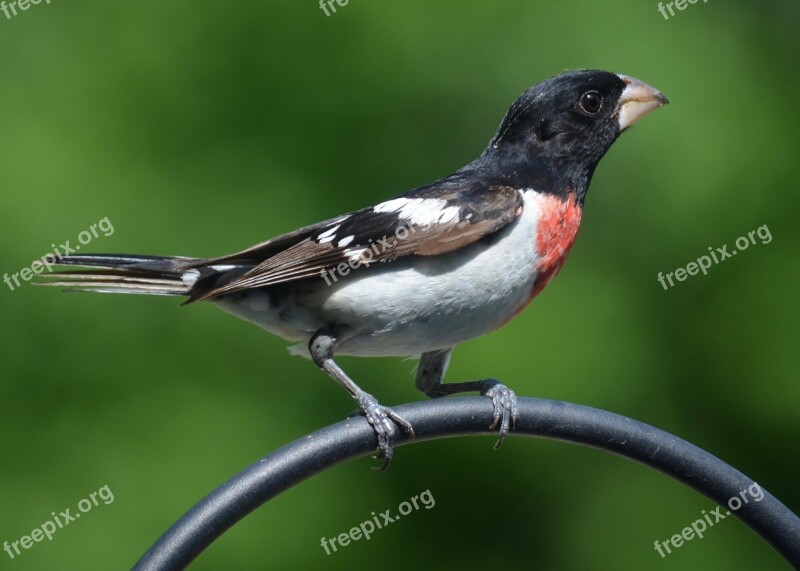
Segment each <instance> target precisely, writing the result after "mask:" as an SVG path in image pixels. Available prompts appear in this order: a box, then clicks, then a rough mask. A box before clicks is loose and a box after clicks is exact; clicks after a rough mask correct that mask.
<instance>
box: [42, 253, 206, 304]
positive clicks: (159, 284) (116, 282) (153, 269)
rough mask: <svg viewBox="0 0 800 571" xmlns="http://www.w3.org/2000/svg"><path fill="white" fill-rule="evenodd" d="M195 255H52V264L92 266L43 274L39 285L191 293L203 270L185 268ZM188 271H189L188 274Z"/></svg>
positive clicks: (94, 290)
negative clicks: (56, 256)
mask: <svg viewBox="0 0 800 571" xmlns="http://www.w3.org/2000/svg"><path fill="white" fill-rule="evenodd" d="M193 261H195V258H184V257H177V256H135V255H112V254H81V255H75V256H65V257H63V258H51V259H49V260H47V262H48V268H49V267H50V266H52V265H59V266H77V267H79V268H93V269H89V270H85V269H84V270H71V271H57V272H52V273H49V274H42V275H41V277H42V278H43V279H42V281H39V282H36V285H45V286H56V287H63V288H66V289H68V290H75V291H90V292H96V293H129V294H145V295H188V294H189V292H190V290H191V288H192V285H193V284H194V282H195V281H197V278H198V277H199V276H200V274H201V271H200V270H196V269H191V270H186V269H185V267H186V266H187V265H188V264H189V263H191V262H193ZM187 274H188V275H187Z"/></svg>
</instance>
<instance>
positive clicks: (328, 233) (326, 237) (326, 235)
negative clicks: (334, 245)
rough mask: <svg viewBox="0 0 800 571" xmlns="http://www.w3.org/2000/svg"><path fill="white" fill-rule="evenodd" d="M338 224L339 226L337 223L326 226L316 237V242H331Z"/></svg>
mask: <svg viewBox="0 0 800 571" xmlns="http://www.w3.org/2000/svg"><path fill="white" fill-rule="evenodd" d="M339 226H341V224H337V225H336V226H334V227H333V228H328V229H327V230H325V232H323V233H322V234H320V235H319V237H318V238H317V243H318V244H327V243H328V242H333V240H334V238H336V231H337V230H338V229H339Z"/></svg>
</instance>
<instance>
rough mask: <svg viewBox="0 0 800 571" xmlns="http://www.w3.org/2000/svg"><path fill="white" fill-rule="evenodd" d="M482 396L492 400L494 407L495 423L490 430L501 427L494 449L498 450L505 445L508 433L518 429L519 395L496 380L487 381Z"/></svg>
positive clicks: (483, 386)
mask: <svg viewBox="0 0 800 571" xmlns="http://www.w3.org/2000/svg"><path fill="white" fill-rule="evenodd" d="M481 395H483V396H487V397H489V398H490V399H492V405H493V406H494V421H493V422H492V424H491V425H490V426H489V429H490V430H494V429H495V428H497V426H498V425H499V426H500V430H499V433H500V438H498V440H497V443H496V444H495V445H494V449H495V450H497V449H498V448H500V447H501V446H502V445H503V441H504V440H505V438H506V436H508V433H509V432H510V431H512V430H514V429H515V428H516V427H517V419H518V418H519V403H518V401H517V394H516V393H515V392H514V391H512V390H511V389H509V388H508V387H507V386H505V385H504V384H502V383H501V382H500V381H498V380H496V379H486V380H485V381H483V384H482V386H481Z"/></svg>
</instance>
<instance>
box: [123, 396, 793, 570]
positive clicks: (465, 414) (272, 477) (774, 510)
mask: <svg viewBox="0 0 800 571" xmlns="http://www.w3.org/2000/svg"><path fill="white" fill-rule="evenodd" d="M519 406H520V418H519V422H518V424H517V429H516V431H515V432H514V433H512V434H514V435H518V436H520V435H522V436H534V437H540V438H550V439H555V440H564V441H568V442H573V443H576V444H583V445H585V446H592V447H594V448H599V449H601V450H605V451H607V452H612V453H614V454H618V455H620V456H624V457H626V458H628V459H630V460H634V461H636V462H640V463H642V464H644V465H646V466H649V467H651V468H654V469H656V470H659V471H661V472H663V473H665V474H667V475H668V476H671V477H673V478H675V479H676V480H679V481H680V482H683V483H684V484H686V485H687V486H689V487H691V488H693V489H694V490H696V491H698V492H700V493H701V494H703V495H705V496H706V497H708V498H709V499H711V500H713V501H714V502H716V503H717V504H719V505H721V506H727V503H728V501H729V499H730V498H733V497H734V496H738V495H739V492H740V491H741V490H744V489H745V488H747V487H749V486H751V485H752V484H753V481H752V480H751V479H750V478H748V477H747V476H745V475H744V474H742V473H741V472H739V471H738V470H736V469H735V468H733V467H731V466H729V465H728V464H726V463H725V462H723V461H722V460H720V459H718V458H716V457H715V456H713V455H711V454H709V453H708V452H705V451H704V450H701V449H700V448H698V447H697V446H695V445H693V444H690V443H689V442H686V441H685V440H682V439H680V438H678V437H677V436H673V435H672V434H669V433H667V432H664V431H662V430H659V429H657V428H654V427H652V426H649V425H647V424H644V423H642V422H639V421H636V420H633V419H631V418H627V417H624V416H620V415H617V414H614V413H611V412H607V411H603V410H598V409H595V408H590V407H586V406H581V405H577V404H571V403H565V402H560V401H552V400H544V399H533V398H520V399H519ZM393 409H394V410H395V411H396V412H397V413H399V414H401V415H402V416H403V417H404V418H406V419H407V420H408V421H409V422H411V424H412V425H413V426H414V430H415V432H416V439H415V440H413V441H409V440H408V439H406V437H405V436H401V437H400V439H399V441H398V443H397V445H398V446H402V445H406V444H411V443H413V442H417V441H424V440H431V439H435V438H446V437H453V436H467V435H471V434H491V432H490V431H489V429H488V426H489V424H490V423H491V420H492V406H491V403H490V402H489V400H488V399H486V398H483V397H460V398H447V399H438V400H429V401H423V402H417V403H413V404H407V405H402V406H397V407H393ZM374 449H375V436H374V434H373V432H372V429H371V428H370V426H369V424H368V423H367V421H366V419H364V418H363V417H354V418H350V419H347V420H345V421H343V422H339V423H337V424H334V425H332V426H329V427H326V428H323V429H321V430H318V431H316V432H314V433H312V434H309V435H307V436H304V437H303V438H300V439H299V440H296V441H294V442H292V443H291V444H288V445H286V446H284V447H283V448H280V449H278V450H276V451H275V452H273V453H271V454H269V455H268V456H266V457H264V458H262V459H261V460H259V461H258V462H256V463H255V464H253V465H252V466H250V467H249V468H246V469H245V470H243V471H242V472H240V473H239V474H237V475H236V476H234V477H233V478H231V479H230V480H228V481H227V482H225V483H224V484H223V485H221V486H220V487H219V488H217V489H216V490H214V491H213V492H212V493H211V494H209V495H208V496H207V497H206V498H204V499H203V500H202V501H200V502H199V503H198V504H197V505H195V506H194V507H193V508H192V509H191V510H189V511H188V512H187V513H186V514H185V515H184V516H183V517H182V518H181V519H180V520H178V521H177V522H176V523H175V524H174V525H173V526H172V527H170V528H169V530H167V531H166V533H164V535H162V536H161V538H160V539H159V540H158V541H157V542H156V543H155V544H154V545H153V546H152V547H151V548H150V550H149V551H147V553H145V555H144V556H143V557H142V558H141V559H140V560H139V562H138V563H137V564H136V565H135V567H134V570H135V571H144V570H148V571H152V570H160V571H163V570H169V571H172V570H177V569H185V568H186V567H187V566H188V565H189V563H191V562H192V560H194V559H195V558H196V557H197V556H198V555H200V553H202V552H203V550H204V549H206V548H207V547H208V546H209V545H211V543H213V542H214V540H215V539H217V538H218V537H220V536H221V535H222V534H223V533H224V532H225V531H226V530H227V529H229V528H230V527H231V526H233V525H234V524H235V523H236V522H238V521H239V520H241V519H242V518H244V517H245V516H246V515H247V514H249V513H250V512H252V511H253V510H255V509H256V508H257V507H259V506H260V505H262V504H264V503H265V502H267V501H268V500H270V499H271V498H273V497H275V496H277V495H278V494H280V493H281V492H283V491H284V490H286V489H288V488H290V487H292V486H294V485H296V484H298V483H300V482H302V481H303V480H305V479H306V478H309V477H311V476H313V475H315V474H317V473H319V472H322V471H323V470H326V469H328V468H331V467H332V466H335V465H337V464H339V463H341V462H345V461H347V460H351V459H353V458H357V457H360V456H364V455H367V454H370V453H372V452H373V451H374ZM395 461H397V462H402V461H403V459H402V454H401V455H399V457H398V458H396V460H395ZM762 489H763V486H762ZM733 513H734V514H735V515H736V516H737V517H738V518H739V519H741V520H742V521H743V522H744V523H746V524H747V525H748V526H750V527H751V528H752V529H753V530H754V531H755V532H756V533H758V534H759V535H760V536H761V537H762V538H763V539H764V540H765V541H766V542H767V543H769V544H770V545H771V546H772V547H773V548H774V549H775V550H776V551H778V553H780V554H781V555H783V557H785V558H786V560H787V561H788V562H789V563H791V564H792V565H793V566H794V567H795V569H800V518H798V517H797V516H796V515H795V514H794V513H792V512H791V511H790V510H789V509H788V508H786V506H784V505H783V504H782V503H781V502H780V501H778V500H777V499H776V498H775V497H774V496H772V495H771V494H770V493H769V492H767V491H766V490H764V498H763V499H762V500H761V501H760V502H750V503H747V504H745V505H743V506H742V507H741V508H740V509H738V510H736V511H734V512H733Z"/></svg>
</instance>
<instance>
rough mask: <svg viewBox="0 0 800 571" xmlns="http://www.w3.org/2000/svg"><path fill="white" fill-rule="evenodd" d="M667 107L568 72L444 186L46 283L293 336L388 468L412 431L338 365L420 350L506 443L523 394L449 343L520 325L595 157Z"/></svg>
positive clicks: (64, 263) (524, 100)
mask: <svg viewBox="0 0 800 571" xmlns="http://www.w3.org/2000/svg"><path fill="white" fill-rule="evenodd" d="M667 103H669V101H668V99H667V98H666V97H665V96H664V95H663V94H662V93H661V92H660V91H658V90H657V89H655V88H654V87H652V86H650V85H648V84H646V83H644V82H642V81H640V80H638V79H635V78H633V77H630V76H627V75H622V74H616V73H612V72H608V71H602V70H577V71H567V72H564V73H561V74H559V75H556V76H554V77H551V78H549V79H547V80H544V81H542V82H541V83H538V84H537V85H535V86H533V87H531V88H530V89H528V90H527V91H525V92H524V93H522V94H521V95H520V96H519V97H518V98H517V99H516V100H514V102H513V103H512V105H511V107H510V108H509V109H508V112H507V113H506V114H505V116H504V117H503V119H502V121H501V123H500V126H499V128H498V129H497V131H496V132H495V134H494V136H493V137H492V138H491V140H490V141H489V144H488V146H487V147H486V148H485V150H484V151H483V152H482V153H481V154H480V155H479V156H478V158H477V159H475V160H473V161H472V162H470V163H468V164H467V165H466V166H464V167H462V168H460V169H458V170H456V171H455V172H453V173H452V174H449V175H447V176H444V177H443V178H441V179H439V180H437V181H435V182H433V183H430V184H427V185H424V186H421V187H418V188H415V189H413V190H410V191H408V192H406V193H404V194H401V195H399V196H396V197H394V198H390V199H388V200H384V201H382V202H379V203H377V204H375V205H374V206H369V207H366V208H362V209H360V210H356V211H354V212H350V213H347V214H343V215H339V216H336V217H333V218H330V219H328V220H324V221H322V222H318V223H316V224H311V225H309V226H305V227H303V228H300V229H297V230H294V231H292V232H288V233H285V234H282V235H279V236H277V237H274V238H271V239H269V240H266V241H264V242H261V243H258V244H255V245H254V246H251V247H249V248H247V249H245V250H242V251H239V252H236V253H234V254H230V255H226V256H221V257H214V258H193V257H185V256H147V255H118V254H83V253H82V254H79V255H78V254H70V255H65V256H61V255H52V254H51V255H50V258H51V259H50V260H48V261H49V262H50V263H51V264H58V266H59V268H61V269H59V270H58V271H56V272H54V273H52V274H50V275H48V276H46V278H45V279H44V280H43V281H41V282H40V285H51V286H59V287H62V288H67V289H70V290H83V291H90V292H101V293H129V294H146V295H168V296H184V297H185V298H186V300H185V301H184V305H186V304H192V303H197V302H208V303H213V304H215V305H216V306H218V307H219V308H220V309H222V310H224V311H226V312H228V313H230V314H232V315H234V316H236V317H239V318H241V319H244V320H246V321H249V322H252V323H254V324H256V325H258V326H260V327H262V328H263V329H265V330H267V331H268V332H270V333H272V334H274V335H277V336H279V337H282V338H283V339H285V340H287V341H289V342H291V343H293V345H292V346H291V347H290V352H291V353H293V354H296V355H302V356H305V357H307V358H310V359H311V360H312V361H313V363H314V364H315V365H316V366H317V367H319V368H320V369H322V370H323V371H324V372H325V373H327V375H329V376H330V377H331V378H332V379H334V380H335V381H336V382H338V383H339V384H340V385H341V386H342V387H344V389H346V390H347V392H348V393H349V394H350V396H352V398H353V399H355V401H356V402H357V404H358V413H359V414H363V415H364V416H365V417H366V419H367V421H368V422H369V425H370V426H371V427H372V430H373V432H374V434H375V438H376V453H375V457H376V458H377V459H378V460H382V465H381V467H380V469H382V468H385V467H386V466H387V465H388V464H389V462H390V460H391V459H392V456H393V451H394V444H395V441H396V439H397V438H398V437H399V436H400V434H401V431H402V432H403V433H406V434H407V435H408V437H409V438H413V437H414V429H413V426H411V424H410V423H409V422H408V421H406V420H405V419H404V418H403V417H402V416H401V415H399V414H397V413H396V412H395V411H394V410H392V409H391V408H390V407H387V406H383V405H382V404H380V402H379V401H378V400H377V399H376V398H375V397H374V396H372V395H371V394H369V393H368V392H366V391H365V390H363V389H362V388H361V387H360V386H359V385H358V384H357V383H356V382H355V381H354V380H353V379H351V378H350V377H349V376H348V375H347V373H345V371H344V370H343V369H342V368H341V367H340V366H339V365H338V364H337V362H336V360H335V358H336V357H337V356H341V355H352V356H359V357H389V356H394V357H418V358H419V363H418V366H417V372H416V387H417V388H418V389H419V390H420V391H421V392H422V393H423V394H425V395H426V396H428V397H430V398H439V397H444V396H448V395H453V394H456V393H462V392H478V393H479V394H481V395H483V396H485V397H487V398H489V399H491V402H492V406H493V421H492V424H491V426H490V427H489V428H490V429H491V430H497V431H498V434H499V438H498V441H497V444H496V446H499V445H500V444H501V443H502V441H503V439H504V438H505V437H506V436H507V435H508V434H509V433H510V432H511V431H513V430H514V427H515V424H516V422H517V419H518V417H519V407H518V402H517V396H516V393H515V392H514V391H513V390H511V389H510V388H508V387H507V386H506V385H504V384H502V383H501V382H499V381H497V380H496V379H483V380H477V381H466V382H457V383H445V382H444V375H445V371H446V370H447V367H448V365H449V362H450V357H451V354H452V351H453V348H454V347H455V346H456V345H457V344H459V343H462V342H465V341H467V340H469V339H473V338H476V337H480V336H483V335H485V334H488V333H490V332H492V331H494V330H496V329H498V328H499V327H501V326H503V325H504V324H506V323H507V322H509V321H510V320H511V319H512V318H514V317H515V316H516V315H518V314H519V313H520V312H521V311H522V310H523V309H524V308H525V307H526V306H527V305H528V303H529V302H530V301H531V300H533V298H535V297H536V296H537V295H538V294H539V293H540V292H541V291H542V290H543V289H544V287H545V286H546V285H547V284H548V283H549V282H550V281H551V280H552V279H553V278H554V277H555V276H556V274H557V273H558V272H559V270H560V269H561V267H562V266H563V264H564V262H565V260H566V258H567V256H568V254H569V252H570V250H571V248H572V246H573V243H574V242H575V239H576V236H577V233H578V229H579V227H580V222H581V218H582V215H583V207H584V202H585V199H586V194H587V191H588V188H589V185H590V183H591V180H592V176H593V174H594V171H595V169H596V167H597V166H598V163H599V162H600V160H601V159H602V158H603V156H604V155H605V154H606V152H607V151H608V150H609V149H610V147H611V146H612V144H613V143H614V142H615V141H616V139H617V138H618V137H619V136H620V134H621V133H623V132H625V131H626V130H627V129H628V128H629V127H630V126H631V125H633V124H634V123H635V122H636V121H638V120H639V119H640V118H641V117H643V116H644V115H646V114H647V113H649V112H651V111H653V110H655V109H657V108H659V107H661V106H663V105H665V104H667ZM62 267H63V268H62Z"/></svg>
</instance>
